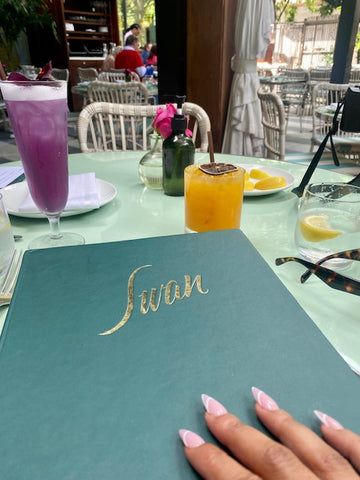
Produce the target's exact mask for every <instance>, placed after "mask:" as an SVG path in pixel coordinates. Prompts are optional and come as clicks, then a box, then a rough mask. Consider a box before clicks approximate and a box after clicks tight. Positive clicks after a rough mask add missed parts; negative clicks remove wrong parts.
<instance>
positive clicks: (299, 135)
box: [0, 115, 311, 163]
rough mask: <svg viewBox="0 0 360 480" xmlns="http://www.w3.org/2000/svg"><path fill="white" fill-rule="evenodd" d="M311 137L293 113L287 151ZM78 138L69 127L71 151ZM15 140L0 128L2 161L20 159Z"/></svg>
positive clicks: (306, 145) (303, 148)
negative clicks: (301, 128) (301, 127)
mask: <svg viewBox="0 0 360 480" xmlns="http://www.w3.org/2000/svg"><path fill="white" fill-rule="evenodd" d="M310 137H311V118H310V117H305V118H304V121H303V131H302V132H300V125H299V119H298V118H297V117H296V116H294V115H291V116H290V119H289V124H288V129H287V136H286V153H302V152H309V149H310ZM79 151H80V149H79V145H78V140H77V137H76V135H75V131H74V128H73V127H70V128H69V153H76V152H79ZM19 159H20V157H19V154H18V151H17V147H16V144H15V140H14V138H13V137H12V135H11V132H8V131H4V130H0V163H4V162H11V161H15V160H19Z"/></svg>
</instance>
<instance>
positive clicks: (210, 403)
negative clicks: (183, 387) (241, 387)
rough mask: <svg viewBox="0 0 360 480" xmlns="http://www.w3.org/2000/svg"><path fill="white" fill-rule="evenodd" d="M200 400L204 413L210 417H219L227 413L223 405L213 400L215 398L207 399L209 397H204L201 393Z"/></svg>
mask: <svg viewBox="0 0 360 480" xmlns="http://www.w3.org/2000/svg"><path fill="white" fill-rule="evenodd" d="M201 400H202V402H203V404H204V407H205V409H206V411H207V412H208V413H210V414H211V415H215V416H216V417H219V416H220V415H224V414H225V413H227V410H226V408H225V407H224V405H221V403H220V402H218V401H217V400H215V398H212V397H209V395H205V393H203V394H202V395H201Z"/></svg>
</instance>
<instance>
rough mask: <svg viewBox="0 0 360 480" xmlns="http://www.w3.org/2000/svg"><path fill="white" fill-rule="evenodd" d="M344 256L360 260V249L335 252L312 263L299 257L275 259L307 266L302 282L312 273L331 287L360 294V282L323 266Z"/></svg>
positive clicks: (282, 262) (276, 261) (278, 263)
mask: <svg viewBox="0 0 360 480" xmlns="http://www.w3.org/2000/svg"><path fill="white" fill-rule="evenodd" d="M336 258H339V259H341V258H344V259H347V260H358V261H360V249H355V250H344V251H343V252H338V253H333V254H332V255H328V256H327V257H324V258H322V259H321V260H319V262H317V263H311V262H308V261H307V260H304V259H302V258H297V257H283V258H277V259H276V260H275V264H276V265H283V264H284V263H287V262H297V263H300V264H301V265H303V266H304V267H306V268H307V270H306V272H305V273H303V274H302V275H301V277H300V281H301V283H305V282H306V280H307V279H308V278H309V277H310V275H311V274H313V275H316V276H317V277H318V278H319V279H320V280H321V281H323V282H324V283H326V284H327V285H329V287H331V288H334V289H335V290H340V291H341V292H347V293H351V294H353V295H360V282H359V281H357V280H355V279H353V278H351V277H346V276H345V275H342V274H341V273H338V272H334V271H333V270H331V269H330V268H327V267H323V266H322V265H321V264H322V263H324V262H327V261H328V260H332V259H336Z"/></svg>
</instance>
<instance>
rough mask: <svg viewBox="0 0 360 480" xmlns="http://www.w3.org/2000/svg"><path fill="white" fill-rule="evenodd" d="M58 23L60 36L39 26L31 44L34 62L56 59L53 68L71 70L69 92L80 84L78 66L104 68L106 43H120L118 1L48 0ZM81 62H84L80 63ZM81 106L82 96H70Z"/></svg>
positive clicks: (70, 102) (31, 39)
mask: <svg viewBox="0 0 360 480" xmlns="http://www.w3.org/2000/svg"><path fill="white" fill-rule="evenodd" d="M47 1H48V5H49V8H50V10H51V14H52V17H53V19H54V21H55V22H56V26H57V33H58V38H57V39H56V40H55V39H54V38H52V36H50V35H49V32H48V31H45V30H41V29H40V30H39V29H37V30H36V31H34V32H33V33H32V34H31V38H30V42H29V44H30V45H31V46H32V47H33V48H30V50H31V51H30V54H31V58H32V62H33V63H34V64H35V65H40V66H41V65H43V64H44V63H46V62H48V61H49V60H50V59H51V60H52V64H53V67H57V68H68V69H69V71H70V82H69V91H70V89H71V87H72V86H73V85H75V84H76V83H77V74H76V73H77V72H76V71H75V69H76V68H77V66H86V67H95V68H97V69H99V68H101V63H102V59H101V57H102V56H103V44H106V46H107V47H108V48H109V44H110V42H113V43H115V44H116V45H119V43H120V39H119V25H118V14H117V0H47ZM79 62H80V63H79ZM72 100H73V101H74V103H75V104H76V105H77V106H79V102H78V100H79V98H78V97H75V96H73V98H71V96H70V97H69V105H70V108H72V107H73V105H72Z"/></svg>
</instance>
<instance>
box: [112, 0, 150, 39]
mask: <svg viewBox="0 0 360 480" xmlns="http://www.w3.org/2000/svg"><path fill="white" fill-rule="evenodd" d="M121 7H122V1H121V0H120V1H118V11H119V21H120V22H119V23H120V27H121V29H122V30H123V31H124V12H123V11H122V8H121ZM154 15H155V0H126V21H127V26H128V27H129V26H130V25H131V24H132V23H139V24H140V25H143V26H144V23H145V24H147V25H149V24H150V23H151V21H152V19H153V17H154ZM140 38H141V43H145V35H144V32H143V31H142V32H141V34H140Z"/></svg>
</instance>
